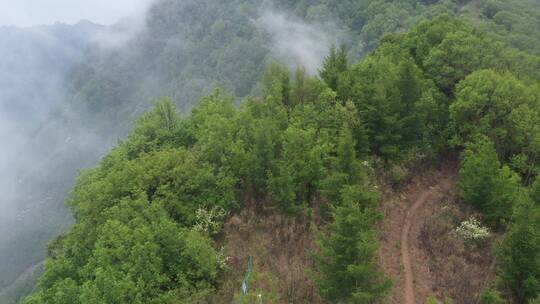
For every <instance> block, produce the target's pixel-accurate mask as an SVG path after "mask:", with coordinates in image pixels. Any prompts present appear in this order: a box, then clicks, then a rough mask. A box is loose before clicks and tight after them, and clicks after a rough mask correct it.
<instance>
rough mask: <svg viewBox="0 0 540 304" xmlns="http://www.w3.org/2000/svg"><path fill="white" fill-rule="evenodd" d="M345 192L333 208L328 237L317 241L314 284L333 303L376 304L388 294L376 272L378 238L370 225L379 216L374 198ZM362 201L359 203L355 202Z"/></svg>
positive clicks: (379, 274)
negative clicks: (316, 273)
mask: <svg viewBox="0 0 540 304" xmlns="http://www.w3.org/2000/svg"><path fill="white" fill-rule="evenodd" d="M363 192H366V190H362V189H358V191H352V192H351V191H346V192H345V193H348V194H353V193H355V195H348V194H346V195H345V197H344V201H343V204H342V205H341V206H338V207H336V208H335V210H334V212H333V217H334V221H333V222H332V223H331V224H330V225H329V227H328V228H329V234H328V235H326V236H325V235H323V236H321V237H320V238H319V240H318V245H319V248H320V252H319V253H318V254H317V255H316V260H315V264H316V269H317V270H318V275H317V276H316V283H317V285H318V287H319V291H320V294H321V295H322V296H323V298H325V299H327V300H329V301H332V302H342V301H345V302H347V303H359V304H363V303H375V302H377V301H378V300H379V299H381V298H382V297H384V295H385V294H386V293H387V292H388V290H389V288H390V285H391V284H390V282H389V281H388V280H387V279H385V278H384V277H383V275H382V273H380V272H379V270H378V269H377V263H376V255H375V252H376V250H377V247H378V245H377V239H376V236H375V232H374V228H373V225H374V224H375V222H376V221H377V219H378V218H379V217H380V215H379V214H378V213H377V212H376V211H375V209H374V208H373V204H374V203H375V202H376V201H377V198H376V196H375V197H374V196H372V195H358V194H361V193H363ZM359 198H361V200H357V199H359Z"/></svg>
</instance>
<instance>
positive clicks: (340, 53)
mask: <svg viewBox="0 0 540 304" xmlns="http://www.w3.org/2000/svg"><path fill="white" fill-rule="evenodd" d="M348 65H349V63H348V60H347V49H346V47H345V46H344V45H342V46H341V48H339V50H338V49H336V47H335V46H332V48H330V54H329V55H328V56H327V57H326V58H325V59H324V62H323V65H322V69H321V70H320V72H319V74H320V76H321V78H322V80H324V82H325V83H326V84H327V85H328V87H329V88H331V89H332V90H334V91H337V89H338V84H339V77H341V75H342V74H343V73H344V72H345V71H347V68H348Z"/></svg>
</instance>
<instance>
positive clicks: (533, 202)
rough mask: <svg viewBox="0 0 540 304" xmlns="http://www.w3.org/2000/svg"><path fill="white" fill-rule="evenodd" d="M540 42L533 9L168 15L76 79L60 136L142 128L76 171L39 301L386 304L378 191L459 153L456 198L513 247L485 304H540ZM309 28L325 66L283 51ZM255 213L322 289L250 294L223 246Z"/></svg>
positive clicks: (81, 69) (174, 10) (184, 5)
mask: <svg viewBox="0 0 540 304" xmlns="http://www.w3.org/2000/svg"><path fill="white" fill-rule="evenodd" d="M280 16H281V17H280ZM283 16H285V17H283ZM285 20H293V21H285ZM284 22H287V23H286V24H285V25H283V23H284ZM269 24H270V25H269ZM276 24H278V25H276ZM276 28H278V29H283V28H285V30H284V31H285V34H283V33H279V32H278V31H277V30H276ZM307 28H309V30H307ZM539 33H540V5H539V4H538V2H537V1H533V0H530V1H529V0H527V1H510V0H509V1H502V0H478V1H474V0H473V1H464V0H455V1H412V0H411V1H390V0H366V1H353V0H351V1H339V2H335V1H325V0H310V1H284V0H276V1H274V2H273V3H272V4H271V5H269V4H268V3H263V1H255V0H235V1H228V2H227V3H218V2H212V1H205V0H204V1H173V0H161V1H158V2H156V3H155V4H154V5H153V6H152V8H151V9H150V11H149V12H148V14H147V17H146V27H145V28H144V29H143V30H142V31H141V32H140V33H138V34H137V35H135V36H134V37H133V38H132V39H131V40H129V41H128V42H127V43H126V44H125V45H123V46H120V47H115V48H99V47H94V48H89V49H88V50H87V52H86V54H85V58H84V59H83V61H82V62H81V63H80V64H79V65H78V66H77V67H75V68H74V69H73V70H72V71H71V73H70V80H71V81H70V83H69V84H68V87H69V94H68V97H67V98H66V101H65V104H63V105H62V106H61V107H59V109H58V111H57V112H55V114H54V115H55V116H54V119H55V122H54V123H55V124H52V125H54V126H57V125H61V126H73V129H75V130H80V129H88V130H90V131H91V133H92V134H93V135H92V136H95V137H97V138H99V139H100V141H104V142H113V141H115V140H116V139H117V138H118V137H123V136H124V134H127V135H126V136H125V137H124V139H123V140H120V141H119V142H118V143H117V145H116V146H115V147H114V148H112V150H111V151H110V152H109V153H108V154H107V155H106V156H105V157H103V158H102V159H101V161H100V162H99V164H98V165H97V166H96V167H95V168H91V169H87V170H84V171H82V172H81V173H80V174H79V176H78V177H77V179H76V181H75V184H74V187H73V189H72V191H71V193H70V194H69V196H68V198H67V200H66V204H67V206H68V207H69V209H70V211H71V213H72V214H73V217H74V219H75V224H74V225H73V226H72V227H71V229H70V230H69V231H67V232H66V233H64V234H62V235H61V236H59V237H58V238H56V239H54V240H52V241H51V242H50V243H49V245H48V249H47V259H46V261H45V264H44V272H43V275H42V276H41V278H40V279H39V283H38V287H37V289H36V290H35V292H34V293H33V294H32V295H30V296H29V297H28V298H26V299H25V300H24V301H23V303H25V304H38V303H55V304H56V303H58V304H62V303H66V304H67V303H70V304H71V303H230V302H231V301H235V302H237V301H238V302H241V303H242V302H243V303H257V301H262V299H261V298H259V297H264V303H290V302H312V303H319V302H321V303H327V302H330V303H377V302H379V301H384V299H385V297H386V296H387V295H388V294H389V292H390V290H391V289H392V286H393V282H392V280H390V278H389V277H388V276H387V275H386V274H384V272H383V271H382V269H381V267H380V265H379V264H378V256H377V251H378V248H379V242H380V240H379V237H378V235H379V231H378V228H380V226H379V222H380V220H381V219H382V216H383V214H382V212H381V208H380V204H381V200H382V199H381V197H382V196H383V193H382V191H381V189H380V185H379V181H380V178H381V176H389V178H390V179H391V180H392V181H393V183H394V184H395V186H396V187H399V184H400V182H401V181H403V180H405V179H406V177H405V175H407V172H410V171H413V169H414V168H415V167H416V166H419V165H420V164H433V163H437V162H442V161H443V160H445V159H446V158H451V157H454V156H455V157H457V158H459V173H458V183H457V191H458V193H459V200H460V202H461V203H462V204H463V205H464V206H470V207H471V208H473V209H474V210H475V211H476V212H478V213H479V214H480V215H481V216H480V219H479V221H480V222H481V224H482V225H485V226H486V229H489V230H490V231H494V232H496V233H498V234H499V235H501V238H500V240H498V242H497V244H496V245H495V250H494V253H493V254H494V256H495V257H496V265H495V268H496V270H495V271H496V276H497V278H496V280H494V281H493V282H490V284H489V285H488V286H485V287H484V288H483V289H482V290H478V291H477V295H476V296H475V298H474V299H470V301H471V302H470V303H484V304H489V303H506V302H509V303H527V304H528V303H537V302H539V301H540V207H539V204H540V179H539V178H537V175H538V173H539V171H538V170H539V166H538V165H539V159H538V153H540V146H539V145H540V129H538V128H539V127H538V125H540V93H539V92H540V90H539V89H540V57H539V56H540V34H539ZM302 34H306V35H308V36H309V35H311V34H313V35H311V36H312V37H311V39H312V40H317V39H320V40H321V41H319V42H320V43H321V44H322V46H321V47H324V48H325V57H324V58H322V57H321V58H320V59H317V58H318V57H317V56H318V54H313V53H309V52H307V53H306V50H305V49H302V48H300V49H299V48H296V46H294V47H293V46H291V47H290V49H285V50H284V49H283V47H282V46H280V45H277V42H276V39H278V40H279V39H282V38H283V37H287V35H302ZM292 42H293V41H291V45H293V43H292ZM308 57H309V58H311V59H313V58H316V60H315V62H314V61H313V60H311V59H309V58H308ZM306 58H308V59H309V60H308V59H306ZM280 62H281V63H280ZM311 64H314V65H315V67H313V66H311ZM317 65H320V67H319V68H318V69H317ZM313 71H317V72H316V73H313ZM162 96H169V97H162ZM151 100H154V101H153V102H151ZM149 107H151V108H150V109H149ZM135 117H138V118H136V119H135ZM134 119H135V121H134V122H133V120H134ZM132 122H133V123H132ZM130 126H131V127H130ZM49 129H50V128H49ZM45 130H47V128H45ZM77 132H78V131H77ZM42 134H43V133H42ZM75 134H77V133H75ZM62 136H64V134H63V135H62ZM48 139H49V138H48V137H47V136H43V135H42V139H41V140H42V141H44V142H45V141H48ZM87 139H88V137H83V139H81V140H87ZM74 140H75V141H77V139H74ZM73 145H74V146H76V147H79V148H78V150H77V151H79V152H80V153H83V155H84V153H87V155H97V154H98V152H101V151H103V150H105V148H103V147H101V148H100V149H98V151H96V150H92V149H91V148H90V147H88V148H89V149H90V152H88V151H86V152H85V151H84V150H85V149H84V148H85V147H87V146H84V145H83V146H82V147H81V145H77V144H73ZM69 151H70V149H66V152H65V153H66V154H63V156H62V157H60V158H59V161H62V160H63V159H67V162H68V163H69V164H68V165H67V166H66V167H67V168H68V169H66V168H64V170H66V172H67V171H69V170H70V168H71V169H72V170H73V171H75V169H80V168H81V167H80V166H78V165H80V162H79V160H81V159H84V157H83V156H80V155H77V156H76V157H75V156H73V155H72V154H70V152H69ZM66 155H67V156H66ZM86 163H88V161H86ZM71 174H73V173H71ZM69 177H70V174H69V173H65V174H64V178H65V179H66V180H67V179H69ZM65 183H66V182H63V184H65ZM245 209H252V210H255V211H254V212H255V215H256V216H257V215H259V214H260V215H261V216H262V214H276V215H279V216H283V217H284V218H286V219H290V220H291V221H297V222H299V223H301V224H302V225H304V226H306V227H307V228H306V229H307V230H308V231H310V232H309V233H310V235H312V236H313V242H312V243H313V250H310V251H312V252H310V253H309V254H308V253H306V256H307V257H306V259H307V260H308V262H306V263H307V265H308V266H309V267H307V269H305V270H303V271H304V272H305V278H306V279H305V280H306V282H309V283H298V284H300V285H301V284H308V285H309V286H311V285H310V284H312V285H313V287H314V288H313V290H311V291H309V292H306V295H298V294H296V293H293V292H288V291H286V290H282V289H280V288H276V287H275V284H277V283H275V284H274V286H273V285H272V284H270V283H268V282H273V281H276V280H272V279H269V278H268V276H270V275H272V274H268V273H255V274H254V277H252V278H251V281H252V282H251V283H252V284H253V286H254V288H252V289H251V290H250V291H248V292H247V293H245V294H244V293H242V292H241V289H240V285H239V284H237V285H234V284H236V283H239V282H237V281H238V280H236V279H234V280H231V275H230V274H231V272H233V271H232V268H234V266H233V265H231V263H232V262H231V261H230V259H229V258H230V256H229V254H228V253H227V248H224V246H223V245H224V243H225V240H226V239H227V236H228V235H227V234H228V232H229V230H227V229H226V226H227V225H228V223H230V222H231V220H232V219H233V218H235V216H236V215H237V214H239V213H241V211H242V210H245ZM475 224H478V225H480V224H479V223H476V222H475ZM473 237H474V236H473ZM225 247H226V246H225ZM474 248H475V247H474V246H471V247H470V250H474ZM254 258H255V259H256V261H255V270H254V271H255V272H257V266H260V265H261V264H260V263H261V261H260V260H261V259H263V260H264V257H254ZM257 259H259V260H258V261H257ZM242 262H244V261H242ZM244 266H245V265H243V266H242V267H244ZM265 275H266V276H267V277H265V278H263V277H264V276H265ZM303 277H304V276H302V278H303ZM248 281H249V276H248ZM263 281H264V282H265V284H262V283H261V282H263ZM231 282H233V283H234V284H232V285H231ZM231 288H232V289H233V290H229V289H231ZM423 300H424V299H422V301H423ZM433 301H435V302H436V300H433ZM447 301H451V300H450V299H447ZM456 301H457V300H456ZM458 303H461V302H458ZM467 303H469V302H467Z"/></svg>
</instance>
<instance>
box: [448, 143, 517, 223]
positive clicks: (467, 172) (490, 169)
mask: <svg viewBox="0 0 540 304" xmlns="http://www.w3.org/2000/svg"><path fill="white" fill-rule="evenodd" d="M458 186H459V188H460V190H461V195H462V197H463V200H464V201H465V202H466V203H468V204H471V205H473V206H475V207H476V208H478V209H480V210H482V211H483V212H484V214H485V217H486V221H487V222H488V223H489V224H490V225H492V226H501V225H503V224H504V223H507V222H508V220H509V219H510V218H511V216H512V209H513V207H514V201H515V200H517V198H518V197H519V196H520V195H522V192H523V191H522V190H521V187H520V179H519V177H518V176H517V175H516V174H515V173H514V172H512V171H511V170H510V168H508V167H507V166H501V163H500V162H499V160H498V158H497V153H496V151H495V147H494V145H493V143H492V142H491V141H490V140H489V139H487V138H485V137H479V138H477V139H476V140H475V142H473V143H471V144H469V145H468V146H467V149H466V150H465V152H464V154H463V161H462V164H461V169H460V171H459V182H458Z"/></svg>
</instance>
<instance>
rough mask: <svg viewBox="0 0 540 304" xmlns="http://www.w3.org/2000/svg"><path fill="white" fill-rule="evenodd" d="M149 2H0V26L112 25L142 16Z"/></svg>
mask: <svg viewBox="0 0 540 304" xmlns="http://www.w3.org/2000/svg"><path fill="white" fill-rule="evenodd" d="M151 2H152V0H114V1H110V0H92V1H88V0H17V1H13V0H0V25H16V26H19V27H28V26H34V25H43V24H54V23H55V22H63V23H68V24H73V23H75V22H78V21H79V20H81V19H87V20H92V21H93V22H96V23H100V24H104V25H112V24H114V23H116V22H117V21H118V20H119V19H121V18H124V17H127V16H134V15H140V14H143V13H144V11H145V10H146V9H147V8H148V6H149V5H150V4H151Z"/></svg>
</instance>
